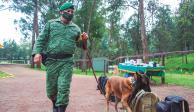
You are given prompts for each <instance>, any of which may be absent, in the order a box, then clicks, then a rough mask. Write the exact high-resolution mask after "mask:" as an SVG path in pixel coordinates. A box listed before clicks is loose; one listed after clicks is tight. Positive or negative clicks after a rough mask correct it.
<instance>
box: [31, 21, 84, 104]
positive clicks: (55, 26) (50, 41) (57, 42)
mask: <svg viewBox="0 0 194 112" xmlns="http://www.w3.org/2000/svg"><path fill="white" fill-rule="evenodd" d="M80 33H81V32H80V28H79V27H78V26H77V25H75V24H74V23H72V22H71V23H69V24H63V23H62V22H61V20H60V18H58V19H54V20H50V21H49V22H48V23H47V24H46V26H45V28H44V30H43V32H42V33H41V34H40V36H39V37H38V39H37V41H36V44H35V49H34V51H33V53H34V54H38V53H42V52H43V51H45V52H46V54H47V55H48V58H47V59H46V63H45V66H46V73H47V76H46V90H47V96H48V97H49V98H50V99H51V100H56V104H55V105H56V106H60V105H67V104H68V102H69V93H70V84H71V80H72V71H73V64H74V63H73V56H71V57H64V58H60V59H56V58H53V57H49V55H52V56H53V55H58V54H74V52H75V48H76V46H78V47H81V46H82V42H81V41H78V39H79V37H80Z"/></svg>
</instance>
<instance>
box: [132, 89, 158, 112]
mask: <svg viewBox="0 0 194 112" xmlns="http://www.w3.org/2000/svg"><path fill="white" fill-rule="evenodd" d="M158 102H159V98H158V97H157V95H156V94H154V93H153V92H145V91H144V90H141V91H139V92H138V93H137V94H136V96H135V98H133V100H132V102H131V105H130V106H131V108H132V112H156V104H157V103H158Z"/></svg>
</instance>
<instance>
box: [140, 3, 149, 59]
mask: <svg viewBox="0 0 194 112" xmlns="http://www.w3.org/2000/svg"><path fill="white" fill-rule="evenodd" d="M139 12H140V20H141V41H142V47H143V60H144V62H145V63H147V62H148V61H149V57H148V45H147V37H146V29H145V19H144V0H139Z"/></svg>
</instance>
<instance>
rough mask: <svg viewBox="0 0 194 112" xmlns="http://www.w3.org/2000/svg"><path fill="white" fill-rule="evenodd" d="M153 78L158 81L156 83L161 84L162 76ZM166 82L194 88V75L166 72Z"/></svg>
mask: <svg viewBox="0 0 194 112" xmlns="http://www.w3.org/2000/svg"><path fill="white" fill-rule="evenodd" d="M152 79H153V80H154V81H155V82H156V84H159V83H160V81H161V80H160V77H153V78H152ZM165 84H170V85H179V86H185V87H189V88H193V87H194V75H188V74H175V73H166V74H165Z"/></svg>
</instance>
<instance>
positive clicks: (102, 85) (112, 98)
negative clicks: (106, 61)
mask: <svg viewBox="0 0 194 112" xmlns="http://www.w3.org/2000/svg"><path fill="white" fill-rule="evenodd" d="M107 80H108V77H107V76H100V77H99V78H98V85H97V90H100V88H101V90H100V92H101V94H103V95H105V94H106V91H105V89H106V82H107ZM110 101H111V102H115V96H114V95H112V94H111V95H110Z"/></svg>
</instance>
